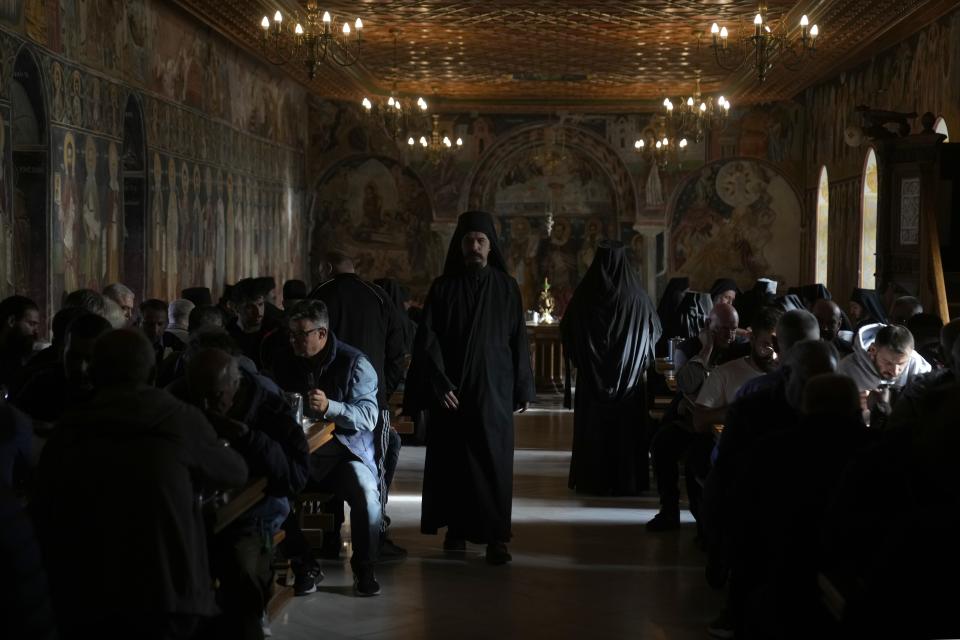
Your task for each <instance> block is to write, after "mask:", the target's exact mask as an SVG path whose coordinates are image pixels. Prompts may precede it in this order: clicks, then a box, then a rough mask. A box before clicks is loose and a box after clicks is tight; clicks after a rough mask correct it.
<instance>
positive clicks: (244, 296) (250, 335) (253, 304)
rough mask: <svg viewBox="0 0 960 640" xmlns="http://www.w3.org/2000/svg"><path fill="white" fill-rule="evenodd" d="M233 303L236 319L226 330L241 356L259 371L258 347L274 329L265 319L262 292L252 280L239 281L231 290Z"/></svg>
mask: <svg viewBox="0 0 960 640" xmlns="http://www.w3.org/2000/svg"><path fill="white" fill-rule="evenodd" d="M233 303H234V305H235V307H236V309H237V319H236V321H234V322H233V323H230V324H228V325H227V330H228V331H229V332H230V335H231V336H233V339H234V340H236V341H237V346H239V347H240V350H241V351H242V352H243V355H245V356H247V357H248V358H250V360H252V361H253V363H254V364H255V365H256V366H257V369H260V368H261V366H262V361H261V351H260V346H261V345H262V343H263V339H264V338H265V337H266V336H267V335H268V334H269V333H270V332H271V331H272V330H273V329H274V328H275V325H273V324H271V322H270V321H269V320H268V319H267V318H266V316H265V315H264V314H265V306H264V305H265V304H266V302H265V300H264V297H263V291H262V289H261V288H260V287H258V286H257V283H256V281H255V280H254V279H252V278H248V279H247V280H241V281H240V282H238V283H237V286H235V287H234V288H233Z"/></svg>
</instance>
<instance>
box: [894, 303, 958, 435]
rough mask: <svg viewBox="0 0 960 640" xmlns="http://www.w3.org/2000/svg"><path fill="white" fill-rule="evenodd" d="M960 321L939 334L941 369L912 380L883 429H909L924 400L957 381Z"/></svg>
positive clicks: (951, 324)
mask: <svg viewBox="0 0 960 640" xmlns="http://www.w3.org/2000/svg"><path fill="white" fill-rule="evenodd" d="M958 338H960V319H957V320H952V321H950V322H948V323H947V324H945V325H944V326H943V328H942V329H941V330H940V347H939V349H938V350H939V352H940V353H942V354H944V365H945V366H944V367H943V368H942V369H934V370H933V371H931V372H930V373H925V374H923V375H919V376H917V377H916V378H914V379H913V380H912V381H911V382H910V383H909V384H908V385H907V386H905V387H904V388H903V390H902V391H901V392H900V393H899V394H898V396H897V399H896V402H895V404H894V405H893V411H892V413H891V414H890V417H889V418H887V420H886V422H885V424H884V425H883V427H884V428H885V429H901V428H903V429H911V428H913V427H914V426H915V425H916V423H917V420H919V418H920V414H921V411H922V409H923V405H924V404H925V403H926V399H927V397H928V396H929V395H930V394H931V393H932V392H934V391H935V390H937V389H940V388H943V387H945V386H949V385H952V384H954V383H956V382H957V380H960V346H958V345H960V339H958Z"/></svg>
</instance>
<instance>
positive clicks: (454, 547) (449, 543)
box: [443, 533, 467, 553]
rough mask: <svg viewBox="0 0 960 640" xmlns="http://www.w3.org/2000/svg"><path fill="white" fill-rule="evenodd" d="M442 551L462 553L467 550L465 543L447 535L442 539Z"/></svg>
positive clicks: (461, 539) (460, 539)
mask: <svg viewBox="0 0 960 640" xmlns="http://www.w3.org/2000/svg"><path fill="white" fill-rule="evenodd" d="M443 550H444V551H449V552H453V553H462V552H464V551H466V550H467V541H466V540H464V539H463V538H455V537H453V536H451V535H450V534H449V533H448V534H447V535H446V537H445V538H444V539H443Z"/></svg>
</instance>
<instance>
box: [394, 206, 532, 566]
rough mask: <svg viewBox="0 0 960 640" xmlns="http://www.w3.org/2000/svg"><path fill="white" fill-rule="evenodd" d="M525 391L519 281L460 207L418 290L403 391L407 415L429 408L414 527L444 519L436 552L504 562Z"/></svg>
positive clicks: (479, 224) (484, 223) (479, 223)
mask: <svg viewBox="0 0 960 640" xmlns="http://www.w3.org/2000/svg"><path fill="white" fill-rule="evenodd" d="M534 397H535V394H534V387H533V371H532V370H531V367H530V351H529V347H528V345H527V329H526V325H525V323H524V320H523V301H522V300H521V297H520V288H519V286H518V285H517V281H516V280H514V279H513V278H512V277H510V275H509V274H508V273H507V268H506V263H505V262H504V259H503V254H502V253H501V252H500V247H499V246H498V244H497V234H496V230H495V228H494V224H493V218H492V217H491V216H490V214H489V213H486V212H483V211H468V212H466V213H464V214H461V215H460V218H459V219H458V221H457V229H456V231H455V232H454V234H453V239H452V240H451V242H450V249H449V251H448V253H447V260H446V264H445V266H444V271H443V275H442V276H440V277H439V278H437V279H436V280H434V282H433V284H432V285H431V287H430V292H429V293H428V294H427V299H426V302H425V303H424V307H423V316H422V319H421V323H420V326H419V328H418V330H417V336H416V339H415V341H414V347H413V361H412V363H411V366H410V371H409V374H408V376H407V386H406V391H405V403H406V408H407V413H408V415H416V412H417V411H420V410H426V411H429V415H430V417H429V422H428V427H427V428H428V431H429V434H430V435H429V441H428V443H427V453H426V461H425V465H424V474H423V511H422V515H421V522H420V529H421V531H422V532H423V533H426V534H435V533H436V532H437V530H438V529H439V528H440V527H444V526H445V527H447V534H446V540H445V541H444V548H445V549H446V550H448V551H463V550H465V549H466V544H465V541H466V540H470V541H471V542H475V543H484V544H486V545H487V562H489V563H491V564H504V563H506V562H509V561H510V560H511V557H510V554H509V553H508V552H507V547H506V543H507V542H509V540H510V536H511V532H510V522H511V508H512V499H513V415H512V414H513V412H514V411H521V412H522V411H525V410H526V408H527V406H528V404H529V402H530V401H531V400H533V399H534Z"/></svg>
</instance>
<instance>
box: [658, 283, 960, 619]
mask: <svg viewBox="0 0 960 640" xmlns="http://www.w3.org/2000/svg"><path fill="white" fill-rule="evenodd" d="M672 285H673V286H668V288H667V291H668V292H669V293H670V296H669V298H667V297H665V300H664V301H662V302H661V305H660V307H659V313H660V315H661V320H662V322H663V325H664V326H665V327H675V328H680V330H676V333H677V335H673V336H670V335H666V336H664V338H665V339H668V338H677V337H679V338H685V340H683V341H682V342H679V344H676V345H675V347H674V348H672V353H671V354H669V355H670V357H671V360H672V362H673V364H674V367H675V386H676V395H675V398H674V401H673V403H672V404H671V406H670V408H669V409H668V410H667V411H666V412H665V415H664V417H663V419H662V420H661V424H660V426H659V428H658V431H657V432H656V434H655V435H654V437H653V438H652V440H651V457H652V459H653V463H654V474H655V477H656V480H657V487H658V492H659V495H660V510H659V512H658V513H657V515H656V516H655V517H654V518H653V519H652V520H651V521H650V522H649V523H648V524H647V529H648V530H649V531H653V532H661V531H670V530H674V529H678V528H679V527H680V488H679V486H678V484H679V478H680V470H679V466H680V464H681V462H683V464H684V469H685V476H686V489H687V497H688V500H689V502H688V504H689V509H690V511H691V513H692V515H693V517H694V518H695V520H696V525H697V542H698V544H699V545H700V547H701V549H702V550H703V551H704V553H705V556H706V580H707V582H708V583H709V584H710V585H711V586H712V587H713V588H715V589H718V590H723V591H724V592H725V597H726V606H725V607H724V608H723V610H722V611H719V612H717V618H716V619H715V620H714V622H713V623H712V624H711V625H710V627H709V629H708V631H709V633H710V635H711V636H713V637H717V638H733V637H736V638H854V637H864V638H866V637H871V638H935V637H958V634H960V622H958V618H957V617H956V615H955V614H954V613H953V606H952V605H951V603H952V602H956V598H957V597H958V595H960V589H958V587H957V586H956V581H955V579H954V578H955V574H956V569H957V568H960V550H958V546H957V544H956V539H957V536H958V534H960V509H958V508H957V507H958V506H960V483H958V482H957V481H956V478H954V477H953V475H954V474H953V473H952V472H951V471H952V469H953V468H954V467H953V466H952V465H953V464H954V461H955V460H956V456H957V455H960V411H958V410H960V385H958V380H957V375H958V374H960V340H957V338H958V336H960V320H954V321H953V322H949V323H947V324H946V325H944V323H943V322H942V320H941V319H940V318H939V317H938V316H936V315H934V314H931V313H925V312H924V309H923V307H922V305H921V304H920V302H919V301H918V300H917V299H916V298H913V297H899V298H896V299H894V300H890V301H889V302H888V303H886V304H885V303H884V301H883V300H882V298H881V296H879V295H878V294H877V293H876V292H875V291H872V290H864V289H858V290H856V291H855V292H854V294H853V296H852V299H851V301H850V305H849V309H848V310H846V311H845V310H844V309H841V307H840V306H839V305H838V304H837V302H836V301H835V300H832V299H831V296H830V293H829V291H827V290H826V288H825V287H823V286H822V285H811V286H807V287H801V288H799V289H797V290H793V291H791V292H790V293H788V294H787V295H782V296H777V294H776V290H775V284H774V285H771V283H770V282H769V281H760V282H758V283H757V285H756V286H755V287H754V288H753V289H752V290H750V291H747V292H740V291H739V290H738V289H737V288H736V285H735V283H733V282H732V281H731V280H727V279H721V280H718V281H717V283H716V284H715V285H714V287H713V289H712V290H711V291H710V293H709V294H695V295H683V294H684V292H683V291H679V289H678V287H685V286H686V283H685V282H682V283H672ZM711 305H712V306H711ZM704 315H706V321H705V322H702V323H701V324H702V326H698V324H697V320H696V319H697V318H698V317H699V318H702V317H703V316H704ZM660 353H661V354H663V353H665V352H664V351H663V350H661V352H660ZM661 388H662V387H661Z"/></svg>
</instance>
